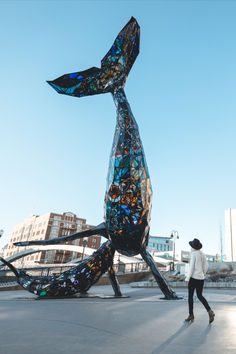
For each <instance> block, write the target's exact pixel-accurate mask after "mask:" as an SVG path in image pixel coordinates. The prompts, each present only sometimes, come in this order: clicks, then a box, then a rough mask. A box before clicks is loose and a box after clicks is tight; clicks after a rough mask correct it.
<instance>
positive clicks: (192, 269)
mask: <svg viewBox="0 0 236 354" xmlns="http://www.w3.org/2000/svg"><path fill="white" fill-rule="evenodd" d="M189 244H190V246H191V258H190V265H189V274H188V276H187V277H186V279H185V281H188V305H189V316H188V318H186V320H185V321H187V322H192V321H193V320H194V314H193V294H194V290H195V289H196V292H197V297H198V299H199V300H200V301H201V303H202V304H203V306H204V307H205V309H206V310H207V312H208V315H209V323H211V322H213V321H214V317H215V314H214V312H213V311H212V309H211V308H210V306H209V304H208V302H207V300H206V299H205V298H204V297H203V296H202V290H203V285H204V279H205V275H206V272H207V268H208V264H207V261H206V256H205V254H204V253H203V252H202V251H200V249H201V248H202V244H201V242H200V241H199V240H198V239H197V238H195V239H194V240H193V241H190V242H189Z"/></svg>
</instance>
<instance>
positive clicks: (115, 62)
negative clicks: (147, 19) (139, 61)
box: [47, 17, 140, 97]
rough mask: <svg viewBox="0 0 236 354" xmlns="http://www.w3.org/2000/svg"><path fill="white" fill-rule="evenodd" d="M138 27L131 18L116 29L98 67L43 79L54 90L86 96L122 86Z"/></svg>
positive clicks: (134, 54)
mask: <svg viewBox="0 0 236 354" xmlns="http://www.w3.org/2000/svg"><path fill="white" fill-rule="evenodd" d="M139 36H140V27H139V25H138V23H137V21H136V19H135V18H134V17H131V19H130V20H129V22H128V23H127V24H126V25H125V27H124V28H123V29H122V30H121V31H120V33H119V34H118V36H117V37H116V39H115V41H114V43H113V45H112V47H111V49H110V50H109V51H108V53H107V54H106V55H105V57H104V58H103V59H102V61H101V69H100V68H96V67H92V68H90V69H88V70H85V71H80V72H76V73H71V74H66V75H63V76H61V77H59V78H57V79H55V80H53V81H47V82H48V83H49V85H51V86H52V87H53V88H54V89H55V90H56V91H57V92H58V93H61V94H65V95H69V96H76V97H82V96H90V95H96V94H99V93H107V92H113V91H114V90H116V89H118V88H123V87H124V85H125V81H126V78H127V76H128V74H129V72H130V70H131V68H132V66H133V63H134V62H135V59H136V58H137V56H138V54H139Z"/></svg>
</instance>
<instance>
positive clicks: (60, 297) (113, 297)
mask: <svg viewBox="0 0 236 354" xmlns="http://www.w3.org/2000/svg"><path fill="white" fill-rule="evenodd" d="M87 298H89V299H91V298H97V299H121V298H124V299H126V298H129V296H128V295H121V296H115V295H103V294H86V293H85V294H75V295H71V296H42V297H37V298H36V299H35V300H51V299H53V300H61V299H63V300H65V299H87ZM31 299H32V298H31Z"/></svg>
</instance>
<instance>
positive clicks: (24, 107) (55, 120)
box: [0, 0, 236, 254]
mask: <svg viewBox="0 0 236 354" xmlns="http://www.w3.org/2000/svg"><path fill="white" fill-rule="evenodd" d="M131 16H134V17H135V18H136V19H137V21H138V22H139V24H140V26H141V50H140V54H139V56H138V58H137V60H136V62H135V64H134V66H133V68H132V70H131V72H130V75H129V77H128V80H127V83H126V87H125V92H126V95H127V98H128V100H129V102H130V105H131V109H132V110H133V113H134V115H135V117H136V120H137V122H138V124H139V128H140V134H141V137H142V140H143V145H144V150H145V154H146V159H147V163H148V167H149V172H150V176H151V181H152V187H153V192H154V195H153V209H152V221H151V234H153V235H169V234H170V233H171V231H172V229H174V230H178V232H179V235H180V240H179V241H178V244H177V248H178V247H181V248H183V249H188V241H189V240H190V239H192V238H194V237H198V238H199V239H200V240H201V241H202V243H203V244H204V250H205V251H206V252H208V253H212V254H214V253H216V252H218V251H219V225H220V224H222V225H224V210H225V209H227V208H229V207H231V208H235V207H236V188H235V180H236V167H235V152H236V143H235V131H236V119H235V118H236V100H235V83H236V65H235V63H236V46H235V36H236V22H235V16H236V2H235V1H178V0H176V1H168V0H167V1H135V0H133V1H1V2H0V42H1V56H0V68H1V69H0V70H1V87H0V97H1V105H0V131H1V139H0V151H1V155H0V163H1V183H0V196H1V203H0V204H1V205H0V229H1V228H2V229H4V230H5V233H4V235H3V237H2V240H0V247H2V246H3V245H4V244H6V243H7V241H8V239H9V237H10V232H11V229H12V227H13V226H14V225H15V224H18V223H20V222H22V221H23V220H24V219H25V218H26V217H27V216H29V215H30V214H37V215H42V214H44V213H48V212H50V211H53V212H63V211H72V212H74V213H76V214H78V215H79V216H80V217H83V218H86V219H87V222H88V223H89V224H94V225H96V224H98V223H100V222H101V221H102V219H103V200H104V192H105V185H106V175H107V168H108V159H109V154H110V149H111V144H112V140H113V134H114V128H115V119H116V113H115V106H114V103H113V101H112V97H111V95H110V94H105V95H98V96H92V97H85V98H80V99H78V98H74V97H69V96H63V95H58V94H57V93H56V92H55V91H54V90H53V89H52V88H51V87H50V86H49V85H47V83H46V80H52V79H55V78H57V77H58V76H61V75H62V74H65V73H70V72H75V71H79V70H85V69H88V68H90V67H92V66H100V60H101V59H102V58H103V56H104V55H105V54H106V52H107V51H108V50H109V48H110V46H111V45H112V43H113V41H114V39H115V37H116V35H117V34H118V32H119V31H120V29H121V28H122V27H123V26H124V25H125V24H126V23H127V22H128V20H129V18H130V17H131ZM223 227H224V226H223Z"/></svg>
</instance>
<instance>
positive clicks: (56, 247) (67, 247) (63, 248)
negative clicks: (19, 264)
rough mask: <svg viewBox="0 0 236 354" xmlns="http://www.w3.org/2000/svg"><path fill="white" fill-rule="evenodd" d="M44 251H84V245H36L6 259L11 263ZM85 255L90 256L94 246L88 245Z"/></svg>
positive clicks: (0, 265) (1, 264) (0, 263)
mask: <svg viewBox="0 0 236 354" xmlns="http://www.w3.org/2000/svg"><path fill="white" fill-rule="evenodd" d="M42 251H70V252H77V253H83V247H82V246H75V245H52V246H51V245H48V246H36V247H32V248H29V249H26V250H24V251H21V252H19V253H16V254H14V255H12V256H10V257H8V258H6V260H7V261H8V262H10V263H12V262H14V261H16V260H17V259H20V258H23V257H26V256H29V255H31V254H33V253H37V252H42ZM84 251H85V252H84V253H85V255H86V256H90V255H91V254H92V253H93V252H94V251H95V249H94V248H89V247H86V248H85V250H84ZM2 266H4V264H3V263H2V262H0V267H2Z"/></svg>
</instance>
